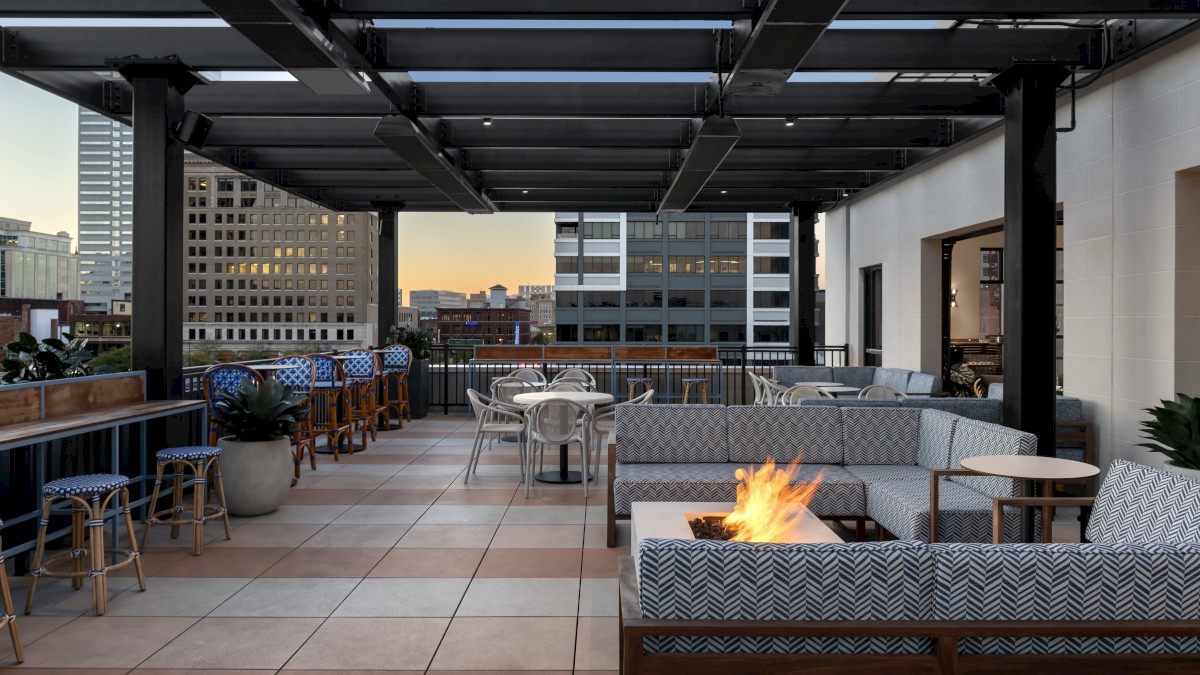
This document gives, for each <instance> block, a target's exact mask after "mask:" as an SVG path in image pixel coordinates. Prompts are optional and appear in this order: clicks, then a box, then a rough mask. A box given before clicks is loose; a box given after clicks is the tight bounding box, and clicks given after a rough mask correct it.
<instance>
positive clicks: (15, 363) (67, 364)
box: [0, 333, 112, 383]
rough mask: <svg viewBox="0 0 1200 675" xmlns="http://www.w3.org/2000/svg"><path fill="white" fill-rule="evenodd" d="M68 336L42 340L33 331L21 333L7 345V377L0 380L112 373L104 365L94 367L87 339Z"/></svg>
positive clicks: (5, 367)
mask: <svg viewBox="0 0 1200 675" xmlns="http://www.w3.org/2000/svg"><path fill="white" fill-rule="evenodd" d="M66 338H67V340H68V342H66V343H64V342H63V341H62V340H58V339H55V338H46V339H45V340H42V341H41V342H38V341H37V338H35V337H33V336H32V335H30V334H29V333H21V336H20V338H18V339H17V341H16V342H10V343H8V345H7V346H6V347H5V350H4V352H5V353H4V360H3V361H2V362H0V368H3V370H4V376H3V378H0V379H3V381H4V382H6V383H12V382H40V381H42V380H60V379H63V378H66V377H84V376H85V375H91V374H93V372H94V373H97V374H100V373H106V372H112V370H111V369H109V368H107V367H104V366H101V367H98V368H95V369H93V368H92V367H91V366H90V364H89V363H88V362H89V361H91V359H92V353H91V352H89V351H88V350H87V349H86V347H87V338H84V339H82V340H80V339H77V338H74V337H72V336H71V335H67V336H66Z"/></svg>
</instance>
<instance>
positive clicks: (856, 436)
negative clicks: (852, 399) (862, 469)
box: [842, 407, 921, 465]
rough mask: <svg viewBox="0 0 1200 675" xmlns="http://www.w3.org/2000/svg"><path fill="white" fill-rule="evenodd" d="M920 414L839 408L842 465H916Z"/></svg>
mask: <svg viewBox="0 0 1200 675" xmlns="http://www.w3.org/2000/svg"><path fill="white" fill-rule="evenodd" d="M920 428H921V411H919V410H906V409H904V408H897V407H887V408H885V407H872V408H842V435H843V437H844V439H845V441H844V443H845V446H846V449H845V457H846V459H845V460H844V461H843V462H842V463H843V464H847V465H850V464H908V465H912V464H916V463H917V438H918V437H919V435H920Z"/></svg>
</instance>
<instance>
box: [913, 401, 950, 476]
mask: <svg viewBox="0 0 1200 675" xmlns="http://www.w3.org/2000/svg"><path fill="white" fill-rule="evenodd" d="M957 422H958V417H956V416H955V415H951V414H950V413H948V412H943V411H941V410H929V409H925V410H922V411H921V431H920V438H918V439H917V464H919V465H921V466H923V467H925V468H926V469H945V468H947V467H949V466H950V443H951V441H952V440H953V439H954V425H955V424H956V423H957Z"/></svg>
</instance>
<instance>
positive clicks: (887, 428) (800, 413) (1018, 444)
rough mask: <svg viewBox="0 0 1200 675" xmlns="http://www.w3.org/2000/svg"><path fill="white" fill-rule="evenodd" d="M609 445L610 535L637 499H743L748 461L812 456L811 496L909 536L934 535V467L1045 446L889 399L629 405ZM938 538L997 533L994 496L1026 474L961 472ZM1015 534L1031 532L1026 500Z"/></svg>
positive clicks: (1012, 522)
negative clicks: (740, 484)
mask: <svg viewBox="0 0 1200 675" xmlns="http://www.w3.org/2000/svg"><path fill="white" fill-rule="evenodd" d="M615 429H616V439H617V442H616V447H615V450H611V449H610V452H609V499H608V503H609V515H608V543H609V546H615V545H616V521H617V520H618V519H625V518H628V517H629V513H630V505H631V504H632V503H633V502H634V501H706V502H712V501H729V502H732V501H734V500H735V499H736V485H737V479H736V478H735V477H734V472H735V471H736V470H737V468H738V467H740V466H745V465H748V464H758V463H761V462H763V461H764V460H765V459H766V458H767V457H768V456H771V457H773V458H774V459H775V460H776V461H778V462H790V461H792V460H794V459H796V458H801V459H802V460H803V462H804V466H803V467H802V469H801V471H800V473H799V474H798V475H797V481H798V482H810V481H811V480H812V479H813V477H815V476H816V475H817V473H818V472H821V471H824V475H823V478H822V481H821V484H820V486H819V487H818V488H817V491H816V494H815V496H814V498H813V501H812V503H811V504H810V505H809V506H810V508H811V509H812V511H813V512H814V513H815V514H816V515H818V516H820V517H822V518H831V519H838V520H854V521H857V522H858V523H859V527H860V530H862V529H863V525H864V524H865V522H866V521H867V520H874V521H875V522H876V523H878V524H879V525H880V526H881V527H883V528H884V529H886V530H887V531H889V532H891V533H892V534H894V535H895V536H897V537H899V538H901V539H917V540H922V541H929V539H930V536H929V534H930V533H929V523H930V514H929V493H930V472H931V471H932V470H934V469H951V468H959V462H961V461H962V460H963V459H964V458H967V457H971V456H975V455H995V454H1013V455H1018V454H1020V455H1032V454H1036V444H1037V440H1036V438H1035V437H1034V436H1032V435H1030V434H1026V433H1022V432H1020V431H1016V430H1014V429H1010V428H1008V427H1004V426H1000V425H998V424H991V423H988V422H981V421H978V420H972V419H967V418H964V417H961V416H958V415H953V414H950V413H946V412H943V411H940V410H928V409H926V410H922V409H915V408H900V407H895V406H890V407H845V408H843V407H833V406H789V407H785V406H730V407H725V406H722V405H652V406H618V407H617V409H616V413H615ZM939 486H940V487H939V491H940V494H939V509H938V514H939V515H938V533H937V535H938V536H937V539H938V540H939V541H954V542H990V541H991V540H992V500H993V498H995V497H1011V496H1015V495H1019V494H1020V485H1018V484H1017V482H1016V481H1012V480H1005V479H1000V478H983V477H976V476H952V477H948V478H943V479H941V483H940V484H939ZM1006 513H1007V515H1006V518H1005V522H1004V530H1005V532H1004V538H1005V540H1006V541H1013V540H1016V539H1017V538H1018V537H1019V535H1020V518H1019V514H1018V513H1017V509H1016V508H1015V507H1014V508H1010V509H1008V511H1007V512H1006Z"/></svg>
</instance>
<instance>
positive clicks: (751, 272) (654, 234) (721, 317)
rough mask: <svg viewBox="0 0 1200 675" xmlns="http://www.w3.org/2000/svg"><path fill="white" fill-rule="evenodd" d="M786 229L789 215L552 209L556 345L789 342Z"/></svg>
mask: <svg viewBox="0 0 1200 675" xmlns="http://www.w3.org/2000/svg"><path fill="white" fill-rule="evenodd" d="M791 229H792V228H791V225H790V217H789V215H788V214H786V213H711V214H683V215H672V216H669V217H668V216H662V217H658V218H656V217H655V215H654V214H642V213H628V214H626V213H558V214H556V215H555V231H556V239H555V243H554V246H555V249H554V255H555V276H554V290H555V300H556V316H555V323H556V326H557V328H556V336H557V342H559V343H567V344H570V343H581V342H585V343H586V342H626V343H656V342H671V343H685V344H688V343H690V344H697V343H710V342H711V343H736V344H742V343H747V344H750V345H756V346H786V345H788V344H789V343H790V341H791V339H792V335H791V325H790V323H791V321H790V301H791V291H790V289H791V287H792V277H791V248H792V242H791ZM814 283H815V280H814ZM819 330H820V329H819V327H818V330H817V331H814V335H813V336H812V339H813V341H814V342H820V341H821V333H820V332H819Z"/></svg>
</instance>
